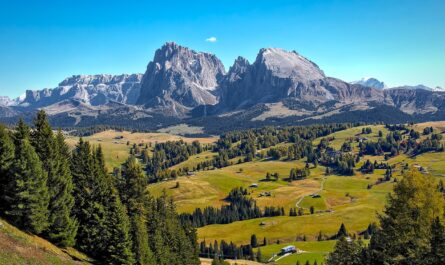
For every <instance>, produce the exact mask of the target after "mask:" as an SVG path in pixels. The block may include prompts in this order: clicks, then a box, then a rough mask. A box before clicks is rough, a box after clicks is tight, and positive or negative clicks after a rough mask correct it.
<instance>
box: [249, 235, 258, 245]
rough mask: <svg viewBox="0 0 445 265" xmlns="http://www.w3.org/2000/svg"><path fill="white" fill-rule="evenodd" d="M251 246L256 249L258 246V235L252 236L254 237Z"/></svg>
mask: <svg viewBox="0 0 445 265" xmlns="http://www.w3.org/2000/svg"><path fill="white" fill-rule="evenodd" d="M250 245H251V246H252V247H253V248H256V247H257V246H258V240H257V238H256V235H252V236H251V237H250Z"/></svg>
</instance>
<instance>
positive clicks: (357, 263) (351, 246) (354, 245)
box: [326, 237, 365, 265]
mask: <svg viewBox="0 0 445 265" xmlns="http://www.w3.org/2000/svg"><path fill="white" fill-rule="evenodd" d="M362 252H363V246H362V244H361V242H360V241H359V242H356V241H352V242H348V241H347V240H346V238H345V237H341V238H340V240H338V241H337V243H336V244H335V248H334V251H333V252H331V253H330V254H329V256H328V258H327V260H326V264H327V265H341V264H344V265H362V264H365V263H364V262H363V261H362Z"/></svg>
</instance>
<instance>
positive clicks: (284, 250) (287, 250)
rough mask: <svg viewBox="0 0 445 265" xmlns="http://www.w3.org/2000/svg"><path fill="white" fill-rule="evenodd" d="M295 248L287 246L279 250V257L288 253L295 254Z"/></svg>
mask: <svg viewBox="0 0 445 265" xmlns="http://www.w3.org/2000/svg"><path fill="white" fill-rule="evenodd" d="M296 252H297V248H296V247H295V246H287V247H284V248H282V249H281V250H280V253H279V254H280V255H284V254H288V253H296Z"/></svg>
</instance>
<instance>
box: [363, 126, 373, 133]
mask: <svg viewBox="0 0 445 265" xmlns="http://www.w3.org/2000/svg"><path fill="white" fill-rule="evenodd" d="M371 133H372V129H371V127H366V128H362V134H371Z"/></svg>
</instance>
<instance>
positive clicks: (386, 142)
mask: <svg viewBox="0 0 445 265" xmlns="http://www.w3.org/2000/svg"><path fill="white" fill-rule="evenodd" d="M390 128H391V132H389V133H388V134H387V135H386V137H385V138H383V137H380V138H379V139H378V141H377V142H371V141H366V142H361V143H359V148H360V152H359V155H360V156H363V155H385V158H386V159H388V158H389V157H394V156H397V155H399V154H400V153H405V154H410V155H419V154H422V153H425V152H432V151H433V152H443V151H444V145H443V143H441V141H442V135H441V134H435V133H433V131H432V130H431V129H428V132H429V133H428V135H431V136H430V137H428V138H426V139H424V140H421V141H419V140H418V138H419V137H420V134H419V133H418V132H417V131H414V130H408V129H407V128H405V127H403V130H398V129H397V128H399V127H390ZM427 128H429V127H427ZM424 134H425V132H424ZM403 135H408V136H409V137H407V138H406V139H404V137H403Z"/></svg>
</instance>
